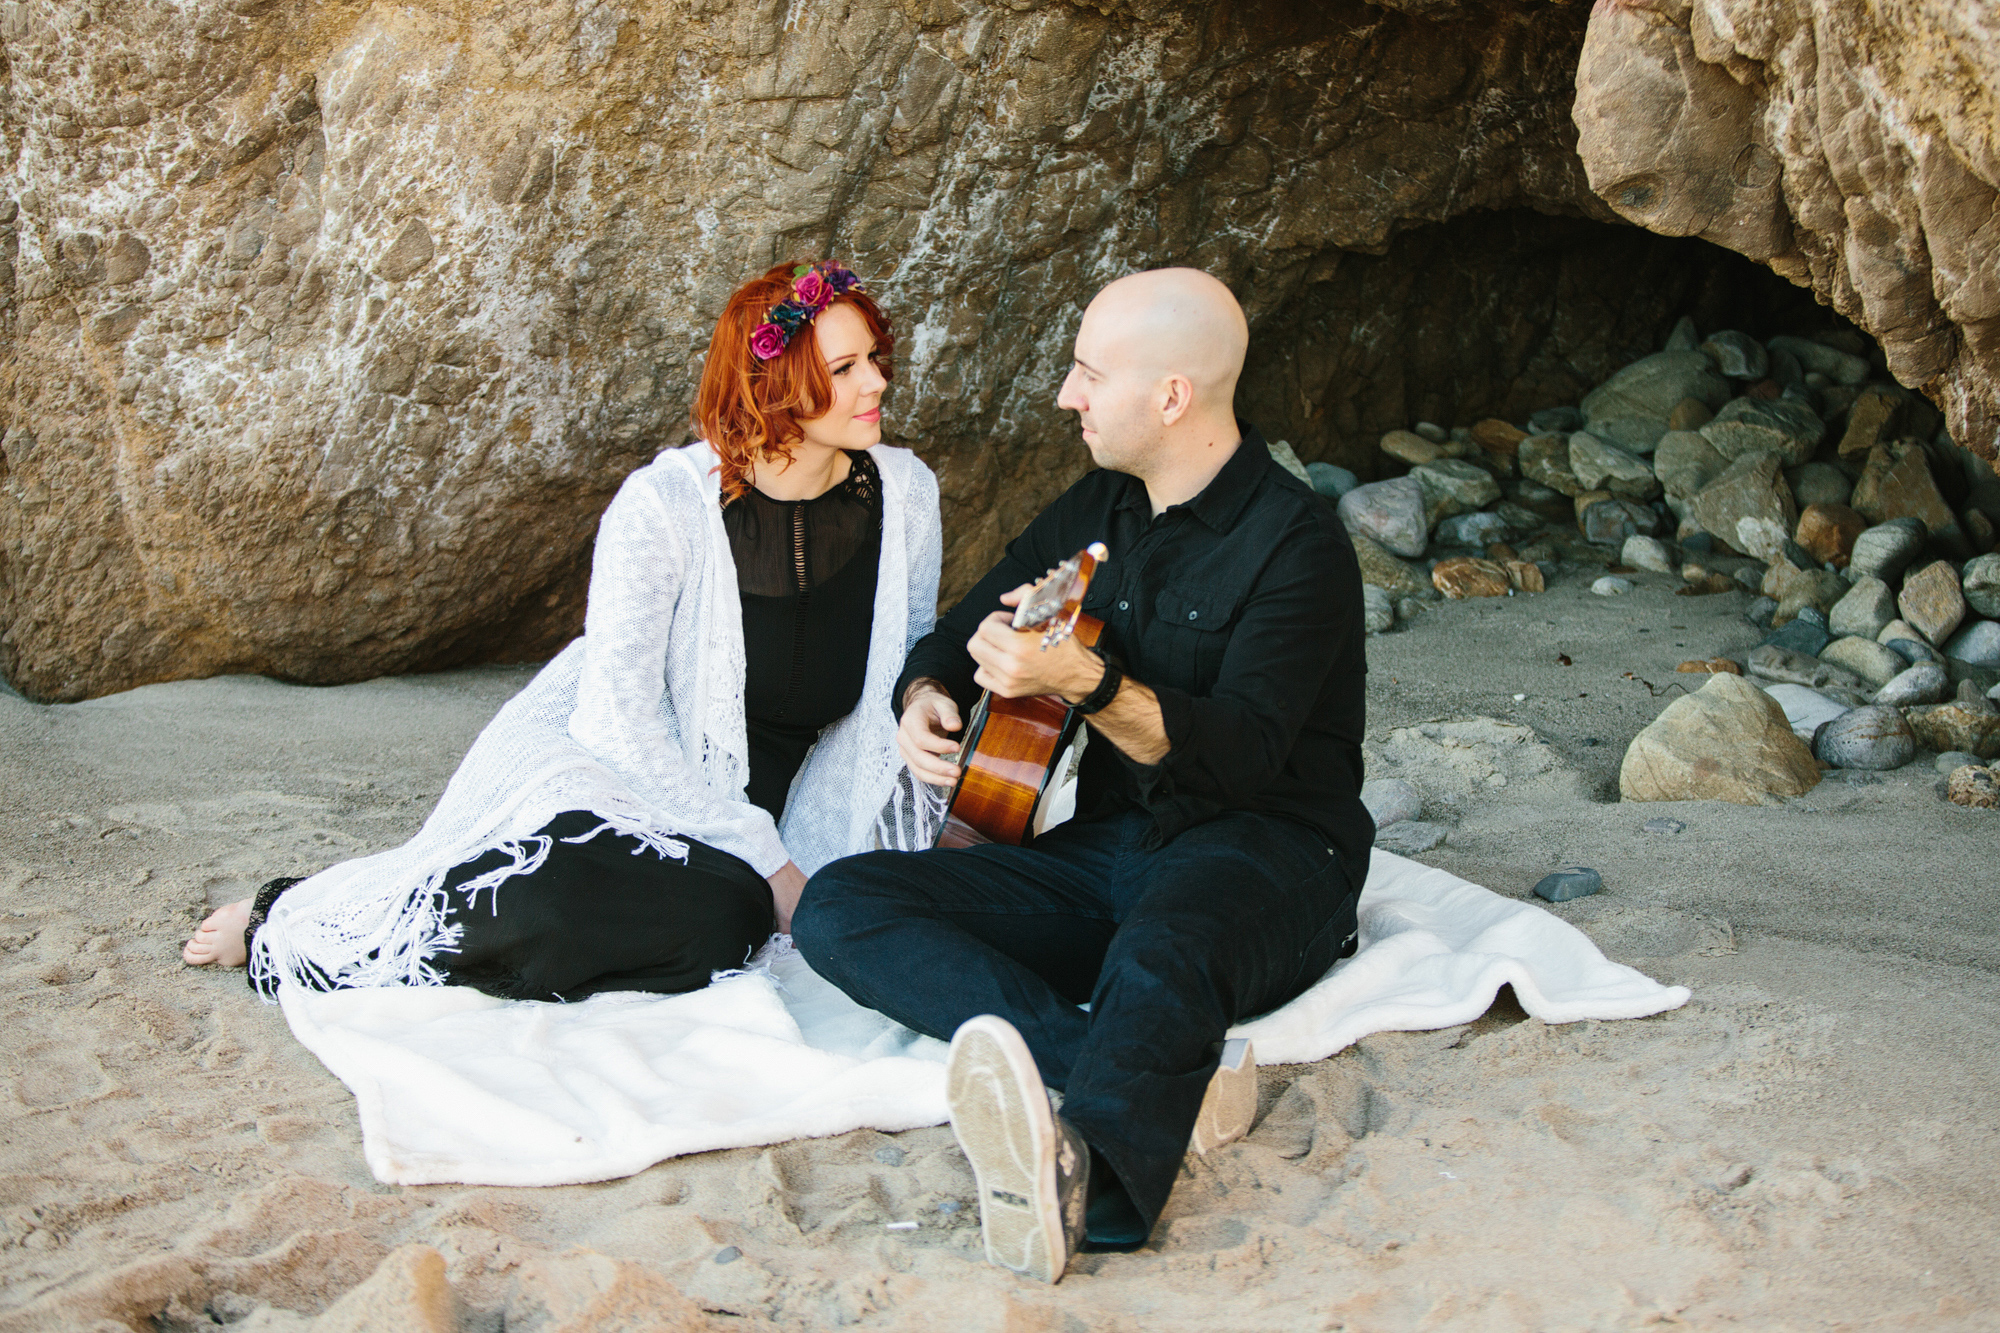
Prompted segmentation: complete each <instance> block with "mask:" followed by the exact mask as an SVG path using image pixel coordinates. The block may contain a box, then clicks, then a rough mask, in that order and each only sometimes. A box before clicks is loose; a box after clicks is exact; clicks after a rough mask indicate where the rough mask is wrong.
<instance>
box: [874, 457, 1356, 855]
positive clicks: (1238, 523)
mask: <svg viewBox="0 0 2000 1333" xmlns="http://www.w3.org/2000/svg"><path fill="white" fill-rule="evenodd" d="M1238 426H1239V427H1240V428H1241V430H1242V432H1243V442H1242V444H1241V445H1239V446H1238V447H1237V450H1236V452H1235V454H1233V455H1232V456H1231V457H1230V459H1229V461H1228V462H1227V463H1225V464H1223V466H1222V470H1221V471H1220V472H1218V473H1217V474H1216V476H1215V479H1214V480H1213V481H1211V482H1209V484H1208V486H1207V487H1206V488H1205V489H1204V490H1203V491H1202V492H1201V494H1199V495H1197V496H1195V497H1194V498H1193V499H1192V500H1189V501H1188V502H1187V503H1185V504H1178V505H1174V506H1172V507H1171V508H1169V509H1168V510H1167V511H1166V512H1165V513H1163V514H1161V515H1160V516H1159V517H1157V518H1155V517H1154V516H1153V512H1152V504H1151V502H1150V501H1149V500H1148V499H1147V496H1146V487H1145V484H1144V483H1143V482H1141V481H1140V480H1139V479H1138V478H1136V477H1133V476H1130V475H1128V474H1126V473H1123V472H1111V471H1106V470H1103V469H1100V470H1098V471H1095V472H1091V473H1089V474H1088V475H1086V476H1085V477H1084V478H1083V480H1081V481H1079V482H1077V483H1076V485H1074V486H1072V487H1070V488H1069V490H1068V491H1066V492H1065V493H1064V494H1063V495H1062V496H1061V497H1060V498H1059V499H1057V500H1056V502H1055V503H1054V504H1052V505H1050V506H1049V507H1048V508H1047V509H1045V510H1043V511H1042V512H1041V514H1040V515H1038V516H1037V517H1036V518H1035V520H1034V522H1032V523H1030V524H1029V525H1028V529H1027V531H1025V532H1023V533H1022V534H1021V535H1020V536H1019V537H1017V538H1015V539H1014V540H1013V541H1012V542H1011V543H1009V544H1008V546H1007V554H1006V556H1005V558H1004V559H1002V560H1001V561H1000V563H999V564H998V565H996V566H995V567H994V569H993V571H992V572H991V573H989V574H988V575H987V576H986V577H985V578H983V579H981V580H980V581H979V584H978V586H977V587H975V588H974V589H973V590H972V591H971V592H970V593H968V594H967V595H966V597H965V600H964V601H962V602H960V603H959V604H958V605H957V606H955V607H953V608H952V610H951V611H950V612H949V613H948V614H947V615H946V616H945V617H944V618H943V619H942V620H940V621H939V622H938V627H937V629H936V631H935V632H934V633H931V634H929V635H927V636H925V637H924V638H923V639H921V640H919V641H918V643H917V645H916V647H915V648H914V649H913V650H912V651H911V653H910V656H909V660H908V661H907V662H906V663H905V665H904V668H903V677H902V679H901V680H899V681H897V682H896V692H895V695H894V696H893V698H892V700H891V706H892V707H894V708H896V709H897V710H898V712H900V710H901V706H902V698H903V691H904V690H905V689H907V688H908V687H909V684H910V682H911V681H913V680H916V679H917V678H919V677H922V676H930V677H934V678H936V679H937V680H939V681H941V682H943V684H944V685H945V687H946V688H947V689H949V690H950V691H951V693H952V696H953V697H954V698H955V699H957V700H958V702H959V705H960V707H961V708H964V707H965V706H967V705H969V704H970V703H972V701H974V700H975V699H977V698H978V697H979V690H978V688H977V687H976V686H975V685H974V684H973V683H972V675H973V671H974V663H973V661H972V657H971V655H970V654H969V653H967V652H966V651H965V644H966V640H968V639H969V638H971V637H972V633H973V631H974V630H975V629H977V628H978V626H979V622H980V621H981V620H983V619H984V618H985V617H986V616H987V615H989V614H991V613H992V612H993V611H996V610H999V609H1001V607H1000V601H999V597H1000V594H1001V593H1003V592H1006V591H1007V590H1008V589H1010V588H1013V587H1016V586H1018V585H1020V584H1022V583H1027V582H1030V581H1032V580H1033V579H1036V578H1039V577H1041V575H1042V574H1043V572H1044V571H1046V570H1047V569H1048V568H1049V567H1050V566H1052V565H1054V564H1056V563H1057V562H1058V561H1061V560H1066V559H1068V558H1069V557H1070V556H1072V555H1075V554H1076V553H1077V551H1079V550H1081V549H1082V548H1083V547H1084V546H1086V545H1088V544H1089V543H1091V542H1093V541H1102V542H1103V543H1104V544H1105V545H1106V546H1108V547H1110V548H1111V559H1110V561H1109V563H1107V564H1105V565H1101V566H1099V568H1098V571H1097V575H1096V577H1095V578H1094V579H1093V580H1092V582H1091V585H1090V591H1089V593H1088V594H1087V595H1086V596H1085V598H1084V602H1083V607H1084V610H1085V611H1086V612H1088V613H1089V614H1090V615H1093V616H1096V617H1097V618H1098V619H1100V620H1102V621H1103V622H1104V632H1103V635H1102V636H1101V637H1100V639H1099V640H1098V646H1099V648H1100V649H1102V650H1104V651H1105V653H1106V654H1107V655H1108V656H1109V657H1110V658H1111V659H1112V660H1114V661H1117V662H1118V663H1119V664H1120V665H1121V666H1123V667H1124V669H1125V671H1126V672H1127V674H1129V675H1130V676H1131V677H1132V678H1133V679H1135V680H1137V681H1140V682H1142V683H1144V684H1146V685H1148V686H1150V687H1152V689H1153V691H1154V693H1156V694H1157V695H1159V698H1160V712H1161V714H1162V715H1163V717H1164V719H1165V722H1166V732H1167V741H1168V745H1169V747H1170V748H1169V749H1168V752H1167V755H1166V757H1165V758H1164V759H1162V760H1161V761H1160V763H1158V764H1157V765H1147V764H1140V763H1136V762H1134V761H1133V760H1131V759H1129V758H1127V757H1126V756H1125V755H1124V754H1123V753H1122V752H1121V751H1120V750H1119V749H1118V748H1117V747H1116V746H1115V745H1112V744H1111V743H1110V742H1108V741H1105V740H1102V739H1098V740H1097V742H1096V744H1093V745H1091V746H1090V747H1089V748H1088V749H1086V750H1085V751H1084V757H1083V767H1082V771H1081V772H1080V773H1079V775H1078V789H1077V813H1078V815H1079V817H1082V818H1091V817H1093V816H1096V815H1099V814H1102V813H1108V812H1110V811H1111V810H1113V809H1116V808H1118V807H1119V806H1122V805H1130V804H1136V805H1138V806H1140V807H1142V808H1143V809H1145V810H1146V811H1147V812H1148V813H1150V814H1151V815H1152V816H1153V820H1154V827H1155V829H1156V830H1157V832H1158V835H1159V838H1160V840H1161V841H1162V842H1166V841H1168V840H1171V839H1172V838H1174V837H1175V836H1177V835H1178V834H1179V833H1181V832H1182V831H1183V830H1185V829H1187V828H1190V827H1192V826H1193V825H1195V824H1199V823H1201V822H1202V821H1204V820H1206V819H1211V818H1213V817H1214V816H1215V815H1217V814H1219V813H1220V812H1222V811H1224V810H1255V811H1260V812H1263V813H1267V814H1275V815H1281V816H1285V817H1287V818H1291V819H1296V820H1298V821H1299V822H1301V823H1303V824H1306V825H1307V826H1309V827H1311V828H1313V829H1314V830H1316V831H1317V832H1318V833H1319V834H1320V835H1321V836H1322V837H1324V838H1325V839H1326V840H1327V845H1328V846H1329V847H1331V848H1333V849H1334V850H1336V851H1338V852H1340V853H1341V854H1342V858H1343V860H1344V861H1345V862H1346V863H1347V865H1348V867H1349V870H1350V873H1351V874H1352V873H1358V874H1363V875H1365V873H1366V870H1367V865H1368V850H1369V847H1370V846H1371V845H1372V844H1373V842H1374V840H1375V825H1374V821H1373V820H1371V819H1370V818H1369V816H1368V811H1367V809H1366V808H1365V807H1364V806H1363V805H1362V804H1361V734H1362V728H1363V725H1364V723H1363V714H1364V711H1365V707H1366V691H1365V675H1366V672H1367V663H1366V661H1365V660H1364V657H1363V653H1362V636H1363V629H1362V620H1361V571H1360V568H1359V566H1357V565H1356V563H1355V559H1354V546H1353V544H1352V543H1351V542H1350V541H1349V540H1348V537H1347V530H1346V529H1345V528H1344V527H1343V526H1342V525H1341V523H1340V521H1339V519H1337V518H1336V517H1335V516H1334V512H1333V506H1332V505H1330V504H1328V503H1327V502H1326V501H1325V500H1324V499H1322V498H1320V497H1319V496H1318V495H1316V494H1314V493H1313V491H1312V488H1311V487H1309V486H1307V485H1306V484H1305V483H1304V482H1302V481H1300V480H1299V479H1298V478H1296V477H1294V476H1293V475H1292V474H1291V473H1289V472H1287V471H1285V469H1284V468H1282V467H1280V466H1279V465H1278V464H1277V463H1275V462H1273V461H1272V460H1271V455H1270V450H1269V449H1268V447H1267V446H1266V445H1265V443H1264V437H1263V435H1261V434H1260V433H1259V432H1258V431H1257V429H1256V427H1254V426H1251V425H1249V424H1247V423H1243V422H1239V423H1238Z"/></svg>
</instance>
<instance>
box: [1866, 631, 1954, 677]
mask: <svg viewBox="0 0 2000 1333" xmlns="http://www.w3.org/2000/svg"><path fill="white" fill-rule="evenodd" d="M1894 623H1895V624H1898V625H1900V624H1902V623H1903V622H1902V621H1900V620H1899V621H1896V622H1894ZM1910 633H1912V634H1915V633H1916V631H1915V630H1911V631H1910ZM1875 642H1877V643H1879V644H1881V645H1882V646H1883V647H1884V648H1887V649H1888V650H1889V651H1890V652H1892V653H1894V654H1896V656H1898V657H1900V658H1902V659H1903V660H1904V661H1905V662H1908V663H1909V664H1910V665H1911V666H1915V665H1917V664H1918V663H1919V662H1927V663H1930V664H1931V665H1933V666H1940V667H1941V666H1943V665H1944V654H1943V653H1941V652H1939V651H1938V650H1937V649H1935V648H1933V647H1931V646H1930V645H1929V644H1927V643H1925V642H1924V641H1923V640H1922V639H1911V638H1904V637H1901V636H1898V637H1896V638H1893V639H1884V638H1881V637H1880V636H1877V638H1876V640H1875Z"/></svg>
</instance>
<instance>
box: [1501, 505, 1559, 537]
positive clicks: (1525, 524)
mask: <svg viewBox="0 0 2000 1333" xmlns="http://www.w3.org/2000/svg"><path fill="white" fill-rule="evenodd" d="M1493 512H1494V513H1495V514H1498V515H1499V516H1500V521H1501V522H1502V523H1505V524H1506V525H1507V526H1508V528H1509V529H1511V530H1512V531H1515V532H1534V531H1536V530H1537V529H1539V528H1544V527H1547V526H1548V522H1549V521H1548V519H1547V518H1545V517H1544V516H1543V515H1541V514H1538V513H1536V512H1535V511H1534V510H1532V509H1529V508H1526V507H1525V506H1522V505H1518V504H1516V503H1514V502H1513V501H1512V500H1502V501H1501V502H1500V503H1499V504H1497V505H1494V506H1493Z"/></svg>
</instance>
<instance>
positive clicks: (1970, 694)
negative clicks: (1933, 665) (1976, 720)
mask: <svg viewBox="0 0 2000 1333" xmlns="http://www.w3.org/2000/svg"><path fill="white" fill-rule="evenodd" d="M1945 665H1946V667H1947V668H1949V667H1950V665H1951V664H1950V663H1946V664H1945ZM1953 679H1954V680H1957V677H1953ZM1953 702H1955V703H1957V704H1958V705H1959V706H1961V707H1963V708H1969V709H1971V710H1972V711H1973V712H1975V713H1993V714H1996V715H2000V706H1996V705H1995V704H1994V702H1993V701H1992V700H1991V699H1989V698H1988V697H1987V691H1986V687H1985V686H1984V685H1981V684H1979V683H1978V682H1976V681H1970V680H1960V681H1959V682H1958V697H1957V698H1956V699H1955V700H1954V701H1953Z"/></svg>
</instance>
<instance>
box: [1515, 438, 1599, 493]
mask: <svg viewBox="0 0 2000 1333" xmlns="http://www.w3.org/2000/svg"><path fill="white" fill-rule="evenodd" d="M1516 462H1517V463H1518V464H1519V465H1520V468H1521V475H1522V476H1523V477H1525V478H1526V479H1527V480H1529V481H1532V482H1536V483H1538V484H1540V485H1543V486H1546V487H1548V488H1549V489H1550V490H1552V491H1556V492H1558V493H1560V494H1562V495H1581V494H1583V492H1584V491H1586V490H1588V489H1589V488H1588V487H1587V486H1585V485H1584V484H1583V483H1582V482H1580V481H1578V480H1577V479H1576V473H1574V472H1572V471H1570V466H1569V439H1568V437H1567V436H1563V435H1530V436H1529V437H1528V438H1527V439H1525V440H1523V441H1521V449H1520V453H1519V454H1518V455H1517V456H1516Z"/></svg>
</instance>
